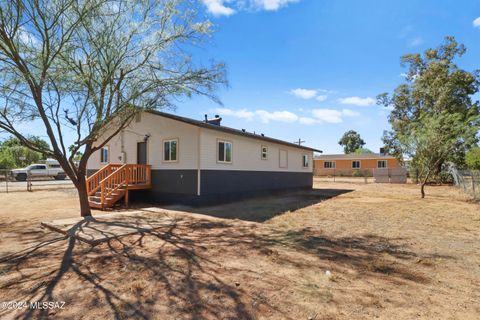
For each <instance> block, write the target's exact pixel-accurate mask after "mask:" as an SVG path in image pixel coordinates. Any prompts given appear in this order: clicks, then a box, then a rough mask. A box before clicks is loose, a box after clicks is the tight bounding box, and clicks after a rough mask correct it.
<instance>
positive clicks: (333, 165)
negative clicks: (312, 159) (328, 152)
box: [323, 161, 337, 169]
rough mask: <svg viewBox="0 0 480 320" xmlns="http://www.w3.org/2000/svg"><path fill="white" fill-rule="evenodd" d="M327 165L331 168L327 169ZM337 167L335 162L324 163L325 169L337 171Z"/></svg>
mask: <svg viewBox="0 0 480 320" xmlns="http://www.w3.org/2000/svg"><path fill="white" fill-rule="evenodd" d="M327 163H330V166H329V167H327ZM336 166H337V165H336V163H335V161H324V162H323V169H335V167H336Z"/></svg>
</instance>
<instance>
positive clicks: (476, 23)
mask: <svg viewBox="0 0 480 320" xmlns="http://www.w3.org/2000/svg"><path fill="white" fill-rule="evenodd" d="M473 26H474V27H475V28H480V17H478V18H477V19H475V20H473Z"/></svg>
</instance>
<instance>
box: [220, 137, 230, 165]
mask: <svg viewBox="0 0 480 320" xmlns="http://www.w3.org/2000/svg"><path fill="white" fill-rule="evenodd" d="M217 149H218V158H217V161H218V162H221V163H232V143H231V142H230V141H224V140H218V142H217Z"/></svg>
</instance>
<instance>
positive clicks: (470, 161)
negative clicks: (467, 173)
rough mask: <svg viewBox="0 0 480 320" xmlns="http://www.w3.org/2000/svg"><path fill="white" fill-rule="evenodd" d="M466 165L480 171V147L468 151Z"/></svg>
mask: <svg viewBox="0 0 480 320" xmlns="http://www.w3.org/2000/svg"><path fill="white" fill-rule="evenodd" d="M465 163H466V165H467V167H468V168H469V169H471V170H480V147H473V148H472V149H470V150H468V151H467V153H466V154H465Z"/></svg>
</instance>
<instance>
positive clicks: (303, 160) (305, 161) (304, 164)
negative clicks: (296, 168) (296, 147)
mask: <svg viewBox="0 0 480 320" xmlns="http://www.w3.org/2000/svg"><path fill="white" fill-rule="evenodd" d="M302 167H304V168H308V155H306V154H304V155H303V156H302Z"/></svg>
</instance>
